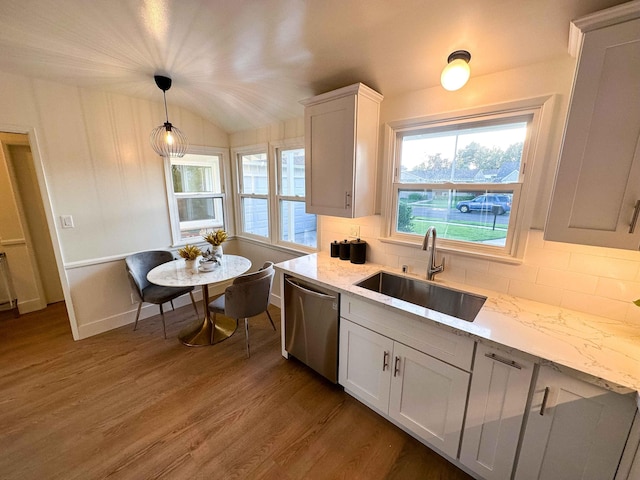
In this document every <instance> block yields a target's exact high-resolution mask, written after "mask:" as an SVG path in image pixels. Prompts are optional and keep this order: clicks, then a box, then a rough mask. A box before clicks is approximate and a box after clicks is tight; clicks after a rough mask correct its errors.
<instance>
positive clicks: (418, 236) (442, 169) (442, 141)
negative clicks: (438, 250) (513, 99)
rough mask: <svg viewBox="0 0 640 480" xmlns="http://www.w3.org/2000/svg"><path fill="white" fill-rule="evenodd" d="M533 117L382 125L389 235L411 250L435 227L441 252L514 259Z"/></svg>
mask: <svg viewBox="0 0 640 480" xmlns="http://www.w3.org/2000/svg"><path fill="white" fill-rule="evenodd" d="M540 107H541V105H540ZM540 111H541V108H531V107H526V108H520V109H514V110H512V111H509V112H508V113H481V114H477V115H468V116H464V117H460V118H459V119H437V120H433V121H432V120H430V119H423V120H419V121H409V122H403V123H400V124H396V125H393V124H392V125H390V127H391V128H390V129H389V132H390V134H391V135H392V136H393V141H394V148H393V152H392V154H393V175H392V177H393V181H392V195H391V202H390V203H391V205H390V208H391V212H392V213H391V215H390V216H389V234H390V236H391V237H392V238H393V237H395V238H396V239H399V240H405V241H410V242H414V243H418V242H419V241H421V240H422V237H423V236H424V234H425V232H426V231H427V229H428V228H429V227H430V226H435V227H436V231H437V233H438V238H439V239H443V240H444V241H443V242H441V243H440V245H441V246H443V247H444V248H446V247H447V246H449V247H451V248H456V249H458V250H467V251H474V252H484V253H489V254H496V255H511V256H514V255H516V243H517V242H516V238H517V236H518V235H517V233H518V231H519V229H520V227H521V226H520V224H521V222H520V221H519V219H520V218H521V217H522V216H523V215H522V211H523V203H524V202H522V201H521V200H522V198H523V192H524V188H525V171H526V169H525V166H526V165H528V164H532V163H533V158H532V155H531V154H530V153H529V152H531V151H533V150H534V149H532V148H530V144H531V143H532V141H533V140H532V139H534V138H536V137H537V132H536V130H537V125H538V123H539V116H540ZM530 157H531V158H530Z"/></svg>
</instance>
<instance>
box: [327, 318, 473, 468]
mask: <svg viewBox="0 0 640 480" xmlns="http://www.w3.org/2000/svg"><path fill="white" fill-rule="evenodd" d="M338 377H339V378H338V380H339V383H340V384H341V385H342V386H343V387H344V388H345V390H346V391H347V392H348V393H350V394H351V395H353V396H355V397H356V398H358V399H359V400H361V401H363V402H364V403H366V404H368V405H370V406H371V407H373V408H375V409H376V410H378V411H380V412H381V413H382V414H384V415H388V416H389V418H391V419H393V420H395V421H396V422H397V423H398V424H400V425H402V426H403V427H405V428H406V429H407V430H409V431H411V432H413V433H414V434H416V435H417V436H418V437H419V438H421V439H423V440H424V441H425V442H426V443H428V444H430V445H432V446H434V447H436V448H438V449H439V450H440V451H442V452H443V453H445V454H447V455H449V456H450V457H451V458H456V456H457V454H458V447H459V445H460V436H461V431H462V423H463V419H464V411H465V404H466V398H467V390H468V387H469V373H467V372H465V371H462V370H460V369H458V368H456V367H453V366H451V365H448V364H446V363H444V362H442V361H440V360H438V359H436V358H433V357H431V356H429V355H425V354H424V353H421V352H419V351H417V350H415V349H413V348H410V347H407V346H406V345H403V344H401V343H398V342H395V341H393V340H391V339H389V338H387V337H385V336H384V335H380V334H378V333H376V332H372V331H371V330H368V329H366V328H364V327H361V326H360V325H357V324H355V323H353V322H350V321H349V320H347V319H345V318H342V319H341V322H340V362H339V375H338Z"/></svg>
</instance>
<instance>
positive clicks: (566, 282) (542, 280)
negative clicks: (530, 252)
mask: <svg viewBox="0 0 640 480" xmlns="http://www.w3.org/2000/svg"><path fill="white" fill-rule="evenodd" d="M536 283H539V284H540V285H546V286H548V287H555V288H556V289H558V290H560V291H561V290H563V289H564V290H570V291H572V292H582V293H589V294H593V293H595V291H596V287H597V285H598V277H596V276H594V275H586V274H584V273H576V272H568V271H566V270H558V269H555V268H546V267H540V270H538V278H537V279H536Z"/></svg>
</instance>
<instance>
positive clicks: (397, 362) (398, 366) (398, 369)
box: [393, 357, 400, 377]
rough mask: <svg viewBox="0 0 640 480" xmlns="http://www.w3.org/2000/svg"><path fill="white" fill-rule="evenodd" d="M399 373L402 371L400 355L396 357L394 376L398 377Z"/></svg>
mask: <svg viewBox="0 0 640 480" xmlns="http://www.w3.org/2000/svg"><path fill="white" fill-rule="evenodd" d="M398 373H400V357H396V361H395V363H394V366H393V376H394V377H397V376H398Z"/></svg>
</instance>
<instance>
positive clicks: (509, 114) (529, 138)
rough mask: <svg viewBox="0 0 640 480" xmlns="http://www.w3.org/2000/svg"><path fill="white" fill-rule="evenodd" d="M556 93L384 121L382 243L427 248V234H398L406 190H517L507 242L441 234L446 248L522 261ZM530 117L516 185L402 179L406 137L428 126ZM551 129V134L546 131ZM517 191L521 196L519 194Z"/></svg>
mask: <svg viewBox="0 0 640 480" xmlns="http://www.w3.org/2000/svg"><path fill="white" fill-rule="evenodd" d="M554 103H555V96H554V95H549V96H543V97H536V98H531V99H525V100H521V101H516V102H509V103H504V104H497V105H489V106H484V107H478V108H475V109H470V110H464V111H456V112H449V113H442V114H436V115H430V116H426V117H418V118H413V119H407V120H398V121H393V122H388V123H386V124H385V125H384V133H385V136H384V138H385V144H384V158H385V160H386V162H387V172H386V177H385V178H386V181H384V182H383V199H384V210H383V212H384V217H385V219H384V221H383V232H382V238H381V241H383V242H388V243H398V244H403V245H411V246H421V245H422V240H423V239H422V237H421V236H419V235H415V234H409V233H403V232H397V231H396V226H397V212H398V194H399V191H400V190H416V191H420V192H423V191H425V190H449V189H451V190H483V191H484V190H486V191H487V192H496V193H500V192H504V191H508V192H511V191H512V190H513V192H514V194H513V196H512V201H513V203H512V206H511V213H510V221H509V228H508V231H507V238H506V241H505V246H504V247H500V246H493V245H483V244H479V243H473V242H465V241H460V240H449V239H443V238H438V248H439V249H441V250H444V251H451V252H457V253H462V254H470V255H474V256H481V257H491V258H497V259H503V260H505V261H508V262H509V261H516V262H518V261H520V260H521V259H522V257H523V256H524V248H525V243H526V241H525V240H526V235H525V234H524V233H525V232H526V231H527V230H528V229H529V228H530V225H531V219H532V215H533V209H534V205H533V203H535V202H534V201H533V199H530V198H528V197H529V196H530V195H531V194H532V193H531V192H535V191H536V190H537V185H538V184H539V176H540V175H539V172H537V171H536V170H535V169H534V165H535V164H539V163H541V162H542V160H541V158H539V157H541V156H542V155H543V154H544V153H543V152H545V151H546V141H547V140H546V137H548V132H549V131H550V117H551V113H550V112H553V105H554ZM527 117H528V118H529V120H528V122H527V135H526V138H525V141H524V147H523V152H522V161H521V165H520V175H519V179H518V182H516V183H504V184H502V183H477V184H476V183H455V182H442V183H401V182H400V181H399V172H400V158H399V153H400V151H401V150H400V144H401V142H402V135H403V134H407V133H410V132H412V131H413V132H418V131H425V130H433V131H435V130H454V129H455V128H456V127H462V128H469V127H473V126H482V125H498V124H500V123H502V124H504V123H505V120H508V119H513V121H514V122H517V121H522V119H523V118H527ZM542 132H545V133H546V135H543V134H542ZM516 191H517V193H518V194H517V195H516Z"/></svg>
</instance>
